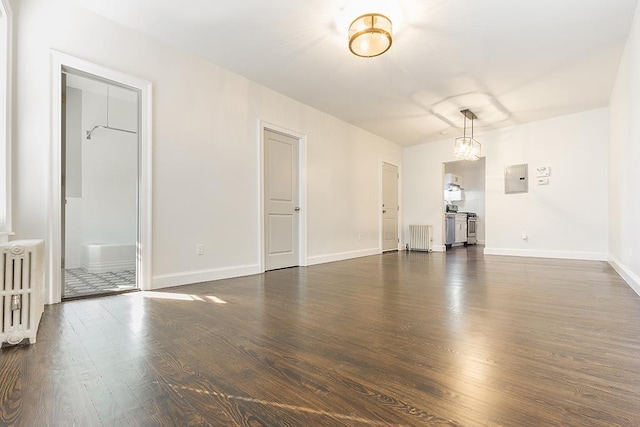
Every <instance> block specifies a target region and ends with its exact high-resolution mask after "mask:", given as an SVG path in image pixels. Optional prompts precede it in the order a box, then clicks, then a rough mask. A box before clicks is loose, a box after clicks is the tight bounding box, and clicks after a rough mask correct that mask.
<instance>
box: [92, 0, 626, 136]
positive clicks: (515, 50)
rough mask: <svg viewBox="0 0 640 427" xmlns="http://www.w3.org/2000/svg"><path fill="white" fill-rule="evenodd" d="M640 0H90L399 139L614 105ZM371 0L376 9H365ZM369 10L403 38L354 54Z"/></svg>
mask: <svg viewBox="0 0 640 427" xmlns="http://www.w3.org/2000/svg"><path fill="white" fill-rule="evenodd" d="M637 1H638V0H482V1H481V0H386V1H385V0H378V1H377V0H270V1H265V0H234V1H216V0H181V1H175V0H136V1H131V0H83V1H82V2H81V4H83V5H85V6H86V7H88V8H89V9H91V10H93V11H94V12H96V13H99V14H101V15H104V16H106V17H108V18H110V19H112V20H114V21H116V22H119V23H121V24H123V25H125V26H128V27H131V28H134V29H136V30H138V31H140V32H142V33H146V34H148V35H150V36H152V37H154V38H156V39H159V40H161V41H163V42H166V43H168V44H171V45H174V46H176V47H179V48H181V49H185V50H188V51H191V52H194V53H196V54H197V55H199V56H202V57H203V58H205V59H207V60H210V61H211V62H213V63H215V64H218V65H220V66H222V67H225V68H227V69H229V70H231V71H234V72H236V73H238V74H240V75H243V76H245V77H247V78H249V79H251V80H253V81H255V82H257V83H260V84H262V85H264V86H267V87H269V88H272V89H274V90H276V91H278V92H280V93H283V94H285V95H288V96H290V97H291V98H294V99H296V100H298V101H300V102H303V103H305V104H308V105H311V106H313V107H315V108H317V109H318V110H321V111H324V112H326V113H329V114H332V115H334V116H336V117H338V118H340V119H342V120H345V121H347V122H350V123H353V124H354V125H356V126H359V127H361V128H364V129H367V130H369V131H370V132H372V133H375V134H377V135H380V136H382V137H384V138H386V139H388V140H390V141H393V142H396V143H398V144H402V145H411V144H417V143H422V142H428V141H435V140H440V139H443V138H449V137H453V136H458V133H460V129H459V128H461V127H462V118H463V117H462V115H461V114H460V113H459V111H460V110H461V109H464V108H470V109H471V110H472V111H473V112H474V113H476V114H477V116H478V120H477V121H476V122H475V127H476V129H478V130H479V131H481V130H482V128H485V129H487V128H496V127H503V126H508V125H512V124H516V123H523V122H528V121H532V120H539V119H543V118H547V117H552V116H557V115H561V114H568V113H572V112H578V111H584V110H589V109H593V108H598V107H604V106H606V105H608V101H609V95H610V93H611V89H612V86H613V81H614V79H615V74H616V71H617V67H618V63H619V61H620V57H621V54H622V51H623V49H624V44H625V42H626V38H627V35H628V34H629V29H630V25H631V21H632V18H633V14H634V10H635V7H636V3H637ZM363 4H366V5H367V6H366V8H367V9H374V8H375V10H365V9H362V8H361V7H362V6H363ZM393 5H395V6H393ZM390 7H395V8H396V10H392V9H389V8H390ZM367 11H376V12H382V13H386V14H388V15H389V17H390V18H391V19H392V21H393V22H394V40H393V46H392V47H391V49H390V50H389V51H388V52H387V53H385V54H384V55H382V56H379V57H376V58H367V59H365V58H359V57H356V56H354V55H353V54H351V53H350V52H349V49H348V47H347V40H346V28H345V27H347V26H348V24H349V23H350V21H351V20H352V19H354V18H355V17H357V16H358V13H362V12H367ZM454 126H455V127H456V128H454ZM445 135H446V136H445Z"/></svg>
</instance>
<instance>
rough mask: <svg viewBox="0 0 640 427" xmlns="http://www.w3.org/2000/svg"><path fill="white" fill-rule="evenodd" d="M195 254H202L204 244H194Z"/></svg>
mask: <svg viewBox="0 0 640 427" xmlns="http://www.w3.org/2000/svg"><path fill="white" fill-rule="evenodd" d="M196 255H204V245H203V244H202V243H200V244H198V245H196Z"/></svg>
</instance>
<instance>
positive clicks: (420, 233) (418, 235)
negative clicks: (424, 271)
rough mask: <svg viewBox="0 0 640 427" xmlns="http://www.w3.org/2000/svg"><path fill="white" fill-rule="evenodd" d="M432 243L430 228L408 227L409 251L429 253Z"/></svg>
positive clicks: (427, 226)
mask: <svg viewBox="0 0 640 427" xmlns="http://www.w3.org/2000/svg"><path fill="white" fill-rule="evenodd" d="M432 241H433V234H432V227H431V226H430V225H422V224H419V225H410V226H409V249H410V250H412V251H431V243H432Z"/></svg>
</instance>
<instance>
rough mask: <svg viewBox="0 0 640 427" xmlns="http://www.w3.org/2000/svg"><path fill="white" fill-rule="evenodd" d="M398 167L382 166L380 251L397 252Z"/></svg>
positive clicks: (385, 164) (387, 164) (386, 164)
mask: <svg viewBox="0 0 640 427" xmlns="http://www.w3.org/2000/svg"><path fill="white" fill-rule="evenodd" d="M398 210H399V207H398V167H397V166H395V165H392V164H389V163H384V164H383V165H382V251H383V252H386V251H397V250H398Z"/></svg>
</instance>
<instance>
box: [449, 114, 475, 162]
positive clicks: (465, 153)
mask: <svg viewBox="0 0 640 427" xmlns="http://www.w3.org/2000/svg"><path fill="white" fill-rule="evenodd" d="M460 112H461V113H462V115H463V116H464V130H463V133H462V136H460V137H458V138H456V140H455V146H454V149H453V154H454V155H455V157H456V159H459V160H478V159H479V158H480V143H479V142H478V141H476V140H475V139H473V121H474V120H475V119H477V118H478V116H476V115H475V114H473V113H472V112H471V111H470V110H468V109H467V110H462V111H460ZM467 119H469V120H471V137H468V136H467Z"/></svg>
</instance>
